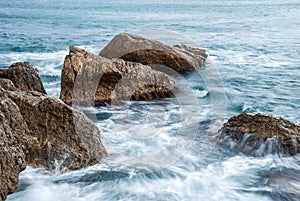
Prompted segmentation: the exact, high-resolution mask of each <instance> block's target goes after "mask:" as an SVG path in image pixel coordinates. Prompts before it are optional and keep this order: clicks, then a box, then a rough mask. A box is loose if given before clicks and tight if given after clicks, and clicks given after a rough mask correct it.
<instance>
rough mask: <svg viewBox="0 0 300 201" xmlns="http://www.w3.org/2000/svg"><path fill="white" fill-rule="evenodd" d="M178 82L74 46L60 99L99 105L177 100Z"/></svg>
mask: <svg viewBox="0 0 300 201" xmlns="http://www.w3.org/2000/svg"><path fill="white" fill-rule="evenodd" d="M174 90H175V81H174V80H173V79H172V78H170V77H169V76H168V75H167V74H164V73H162V72H159V71H155V70H153V69H151V67H149V66H145V65H142V64H139V63H132V62H126V61H124V60H122V59H107V58H104V57H101V56H97V55H94V54H91V53H88V52H86V51H85V50H83V49H81V48H78V47H74V46H71V47H70V52H69V55H67V56H66V58H65V62H64V68H63V70H62V82H61V93H60V99H62V100H63V101H64V102H65V103H67V104H80V105H92V106H94V105H96V106H103V105H105V104H112V103H118V101H122V100H152V99H157V98H168V97H172V96H173V92H174Z"/></svg>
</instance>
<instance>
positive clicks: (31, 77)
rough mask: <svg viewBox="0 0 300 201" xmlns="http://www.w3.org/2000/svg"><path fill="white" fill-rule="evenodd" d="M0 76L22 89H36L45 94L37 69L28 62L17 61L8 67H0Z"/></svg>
mask: <svg viewBox="0 0 300 201" xmlns="http://www.w3.org/2000/svg"><path fill="white" fill-rule="evenodd" d="M0 78H5V79H9V80H11V81H12V83H13V84H14V85H15V87H17V88H18V89H20V90H22V91H38V92H40V93H44V94H46V91H45V89H44V87H43V83H42V80H41V78H40V76H39V73H38V70H37V69H36V68H34V67H33V66H32V65H31V64H30V63H29V62H17V63H14V64H12V65H11V66H10V67H9V68H8V69H0Z"/></svg>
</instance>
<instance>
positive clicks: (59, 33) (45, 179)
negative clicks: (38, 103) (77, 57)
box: [0, 0, 300, 201]
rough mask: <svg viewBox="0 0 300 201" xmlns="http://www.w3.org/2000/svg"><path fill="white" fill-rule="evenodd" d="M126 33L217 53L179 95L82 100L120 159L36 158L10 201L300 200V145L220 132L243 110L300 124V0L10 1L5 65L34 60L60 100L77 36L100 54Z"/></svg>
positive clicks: (3, 28)
mask: <svg viewBox="0 0 300 201" xmlns="http://www.w3.org/2000/svg"><path fill="white" fill-rule="evenodd" d="M122 32H128V33H132V34H136V35H139V36H143V37H147V38H150V39H154V40H159V41H161V42H164V43H167V44H170V45H175V44H186V45H189V46H192V47H199V48H205V49H206V50H207V53H208V54H209V57H208V59H207V62H206V64H205V66H204V67H202V68H200V69H199V70H197V71H196V72H194V73H189V74H186V75H176V76H174V79H176V85H177V87H178V88H179V92H178V94H176V96H175V97H174V98H169V99H160V100H154V101H148V102H145V101H138V102H135V101H124V102H123V103H122V104H116V105H107V106H105V107H79V106H74V107H77V108H78V109H80V110H81V111H83V112H84V113H85V114H87V115H88V117H89V118H91V119H92V121H94V123H95V124H96V126H97V127H98V128H99V129H100V131H101V139H102V141H103V144H104V145H105V147H106V148H107V151H108V153H109V155H108V157H106V158H105V159H103V160H102V161H100V162H99V163H98V164H96V165H94V166H90V167H84V168H82V169H79V170H74V171H67V172H59V171H47V170H44V169H35V168H32V167H29V166H28V167H27V168H26V170H25V171H23V172H22V173H21V174H20V176H19V178H20V181H19V187H18V190H17V191H16V192H15V193H13V194H11V195H9V196H8V199H7V200H8V201H104V200H105V201H114V200H123V201H127V200H131V201H135V200H143V201H144V200H153V201H160V200H172V201H173V200H180V201H199V200H209V201H210V200H216V201H239V200H241V201H247V200H249V201H253V200H259V201H270V200H278V201H279V200H285V201H296V200H300V155H299V154H298V155H295V156H293V157H280V156H277V155H267V156H264V157H250V156H247V155H244V154H242V153H239V152H236V151H235V150H231V149H227V148H224V147H221V146H219V145H218V144H216V140H214V137H215V134H216V133H217V131H218V129H220V127H221V125H222V123H224V122H226V120H227V119H229V118H230V117H232V116H234V115H238V114H240V113H243V112H260V113H264V114H268V115H274V116H276V117H279V116H280V117H284V118H286V119H288V120H290V121H293V122H295V123H297V124H299V123H300V115H299V114H300V1H299V0H272V1H268V0H174V1H171V0H165V1H162V0H140V1H128V0H63V1H62V0H30V1H28V0H9V1H5V0H0V68H7V67H9V66H10V65H11V64H12V63H14V62H19V61H29V62H30V63H31V64H33V65H34V66H35V67H36V68H37V69H38V70H39V73H40V75H41V78H42V80H43V84H44V87H45V89H46V91H47V93H48V95H49V96H51V97H56V98H58V97H59V93H60V80H61V70H62V68H63V62H64V58H65V56H66V55H67V54H68V48H69V46H71V45H75V46H79V47H81V48H84V49H86V50H87V51H89V52H91V53H94V54H99V52H100V51H101V49H102V48H103V47H105V45H106V44H107V43H108V42H109V41H110V40H111V39H112V38H113V37H114V36H115V35H117V34H118V33H122ZM57 168H58V169H59V161H58V163H57Z"/></svg>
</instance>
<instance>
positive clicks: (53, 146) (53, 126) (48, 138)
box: [6, 91, 107, 170]
mask: <svg viewBox="0 0 300 201" xmlns="http://www.w3.org/2000/svg"><path fill="white" fill-rule="evenodd" d="M6 94H7V96H8V97H9V98H10V99H11V100H13V101H14V102H15V103H16V105H17V106H18V107H19V108H20V111H21V114H22V116H23V119H24V121H25V123H26V125H27V126H28V130H29V132H28V134H29V135H30V137H32V138H33V141H34V144H33V146H31V147H30V148H29V149H28V154H27V155H26V162H27V164H28V165H30V166H33V167H44V168H47V169H55V168H56V169H58V170H64V169H77V168H80V167H83V166H86V165H93V164H96V163H98V162H99V161H100V160H101V159H102V158H103V157H105V156H106V155H107V153H106V150H105V148H104V146H103V145H102V143H101V140H100V131H99V130H98V128H97V127H96V126H95V125H94V124H93V122H92V121H91V120H90V119H88V118H87V117H86V116H85V115H84V114H83V113H82V112H80V111H78V110H76V109H73V108H71V107H69V106H67V105H66V104H64V103H63V102H62V101H60V100H57V99H54V98H50V97H48V96H46V95H44V94H41V93H39V92H20V91H6Z"/></svg>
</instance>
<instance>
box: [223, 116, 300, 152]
mask: <svg viewBox="0 0 300 201" xmlns="http://www.w3.org/2000/svg"><path fill="white" fill-rule="evenodd" d="M218 137H219V143H221V144H223V145H226V146H230V148H232V149H235V150H238V151H241V152H243V153H246V154H249V155H252V156H264V155H266V154H280V155H295V154H297V153H299V152H300V145H299V142H300V126H299V125H296V124H294V123H292V122H290V121H288V120H286V119H283V118H276V117H272V116H267V115H263V114H252V113H243V114H240V115H238V116H234V117H232V118H230V119H229V120H228V122H227V123H225V124H224V126H223V127H222V129H220V131H219V133H218Z"/></svg>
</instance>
